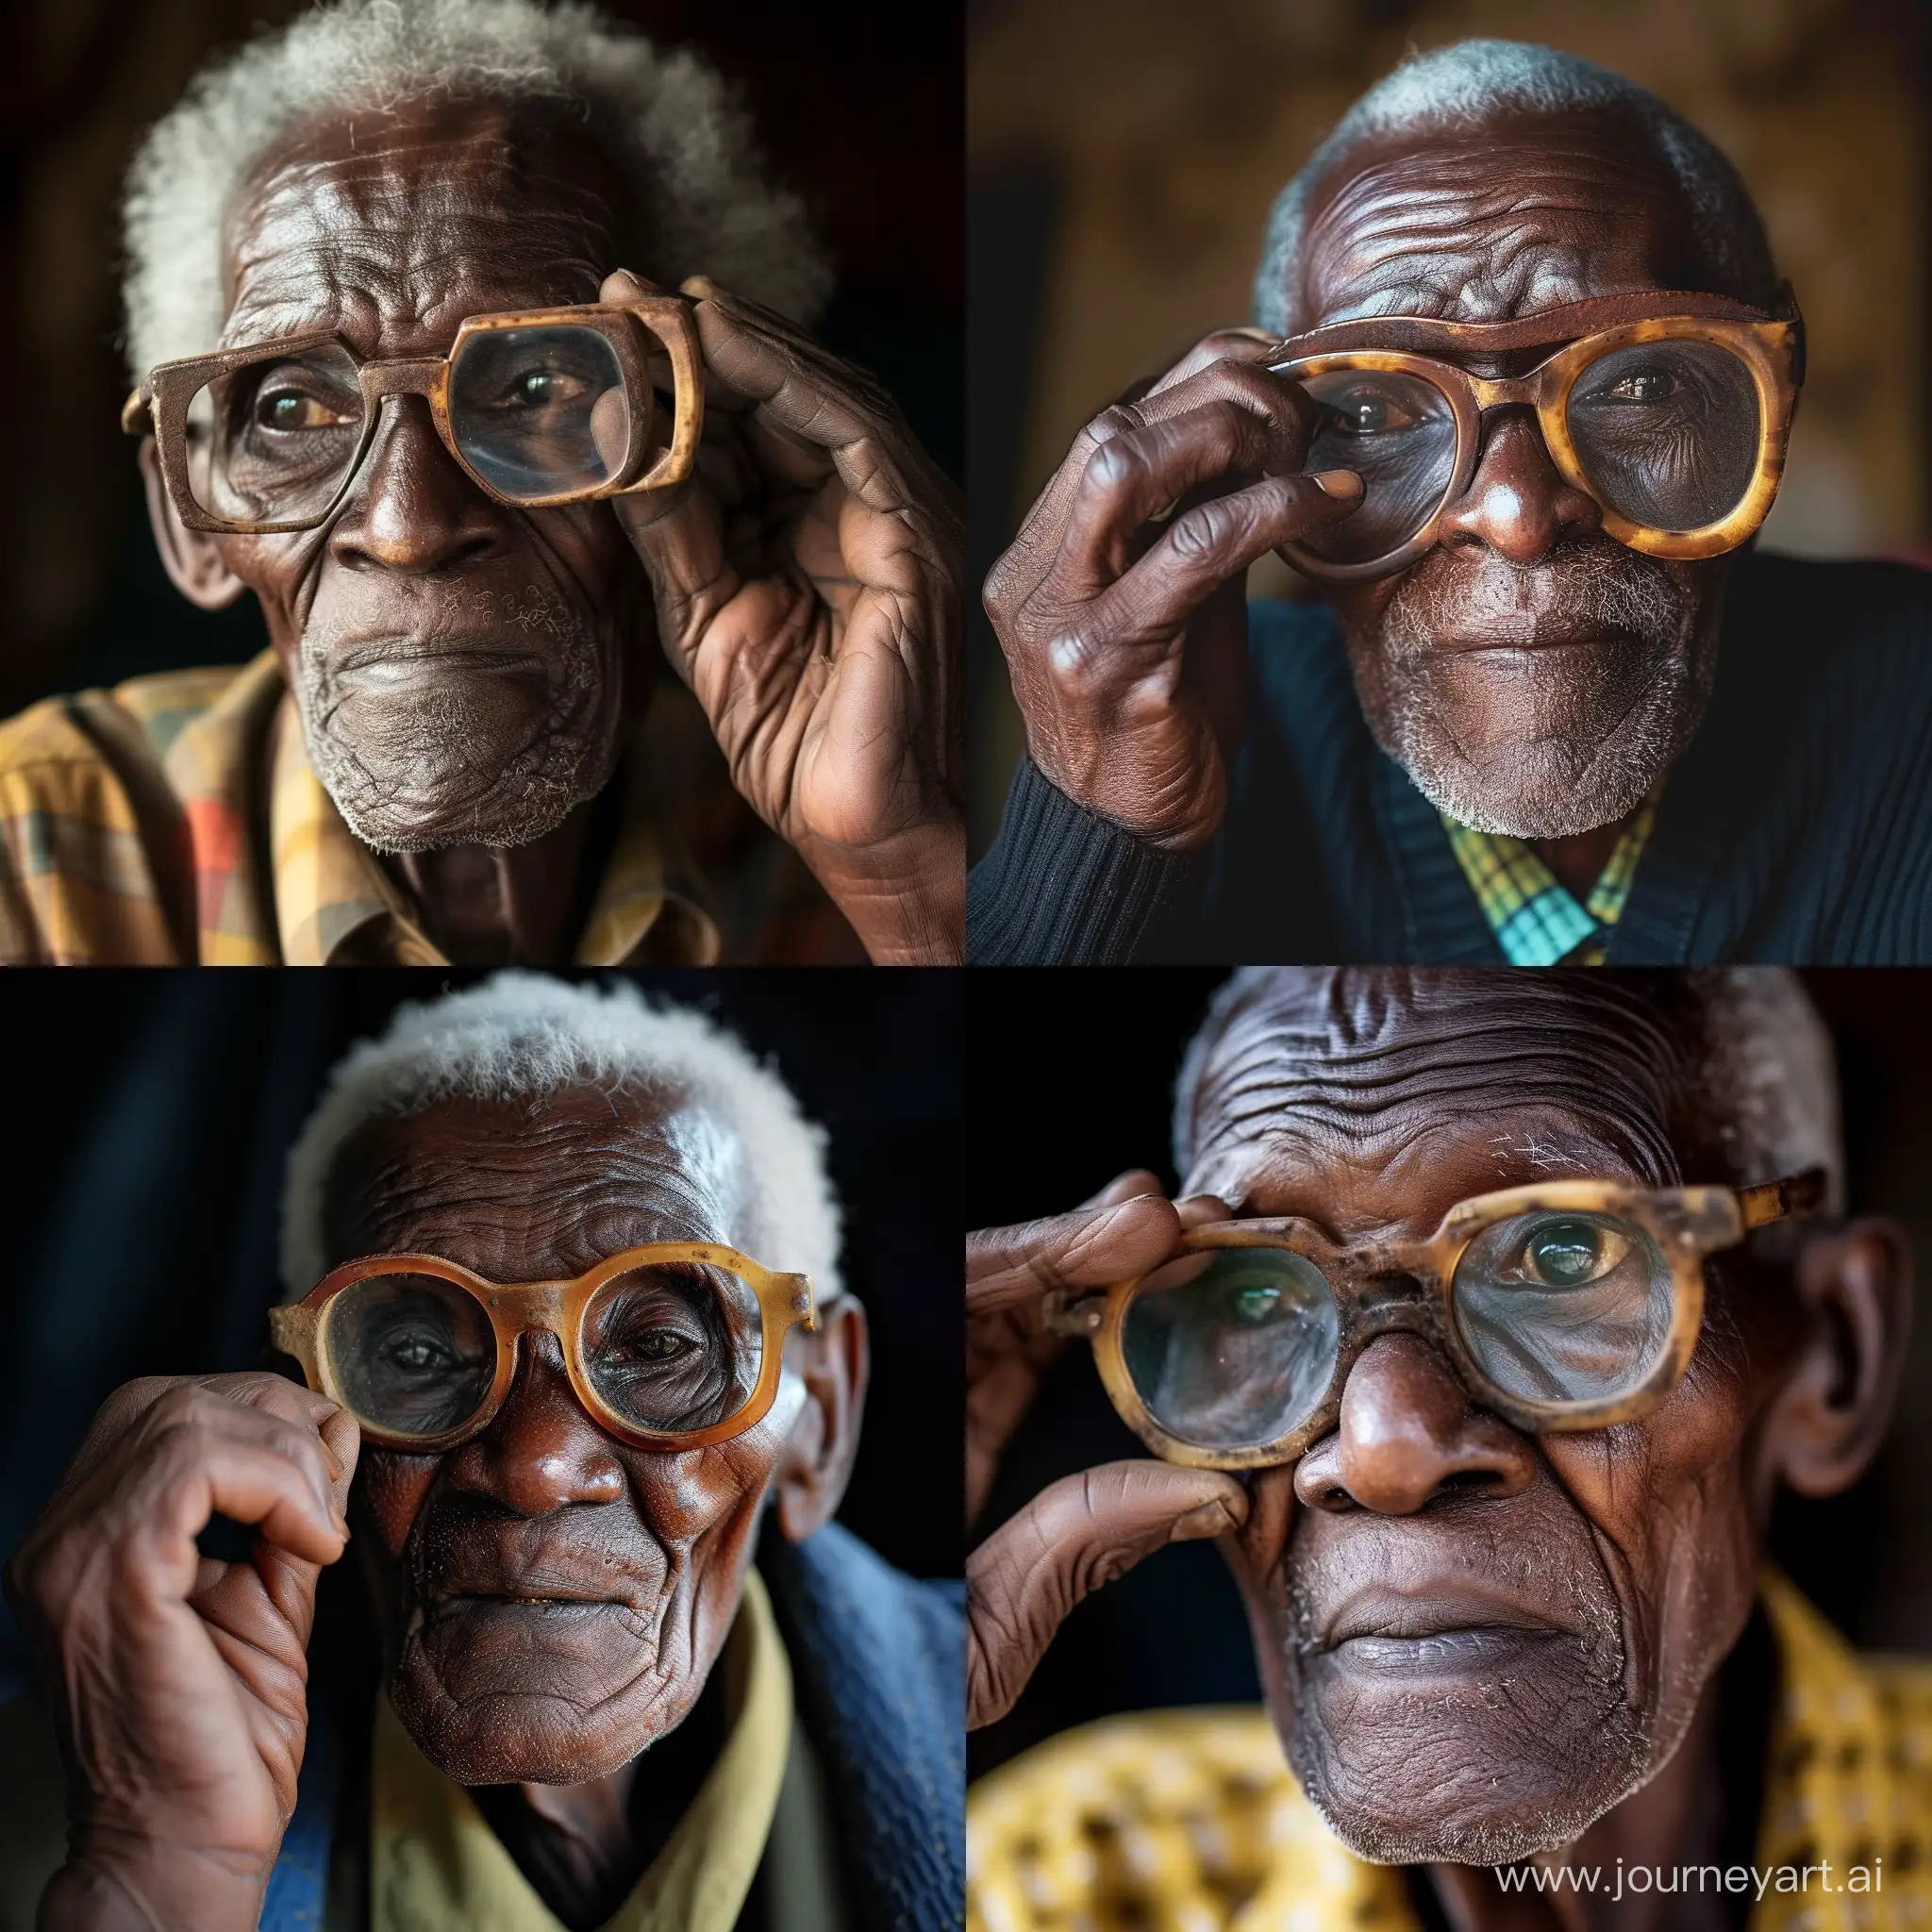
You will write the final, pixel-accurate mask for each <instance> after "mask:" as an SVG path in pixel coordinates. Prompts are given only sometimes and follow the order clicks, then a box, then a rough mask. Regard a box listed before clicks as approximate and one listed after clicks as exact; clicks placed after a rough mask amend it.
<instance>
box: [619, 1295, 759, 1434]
mask: <svg viewBox="0 0 1932 1932" xmlns="http://www.w3.org/2000/svg"><path fill="white" fill-rule="evenodd" d="M763 1363H764V1320H763V1315H762V1313H761V1311H760V1309H759V1307H758V1295H757V1293H756V1291H754V1290H753V1288H752V1286H751V1284H750V1283H749V1282H747V1281H744V1280H742V1279H741V1278H740V1277H739V1276H738V1275H736V1274H732V1273H730V1272H729V1270H727V1269H724V1268H714V1267H710V1266H708V1265H700V1264H695V1263H691V1264H679V1265H675V1266H657V1267H647V1268H633V1269H630V1270H629V1271H628V1272H626V1273H625V1274H619V1275H615V1276H613V1277H612V1278H611V1279H610V1280H608V1281H607V1282H606V1283H605V1284H604V1285H603V1287H602V1288H600V1289H599V1290H598V1291H596V1293H595V1294H593V1295H592V1296H591V1301H590V1306H589V1307H586V1308H585V1310H584V1323H583V1368H584V1373H585V1374H586V1375H587V1376H588V1377H589V1379H590V1383H591V1388H592V1389H594V1390H595V1391H597V1394H598V1396H599V1397H600V1398H601V1399H602V1400H603V1401H604V1402H606V1403H608V1405H609V1406H610V1408H611V1410H612V1412H613V1413H615V1414H616V1415H619V1416H621V1417H622V1418H623V1419H624V1420H625V1422H627V1423H629V1424H632V1426H633V1427H636V1428H640V1429H656V1430H661V1431H662V1432H664V1433H665V1434H667V1435H683V1434H688V1433H690V1432H691V1430H694V1429H708V1428H709V1427H710V1426H711V1425H712V1424H714V1423H723V1422H729V1421H730V1419H731V1418H732V1417H733V1416H735V1415H736V1414H737V1413H738V1411H739V1410H740V1409H741V1408H742V1407H744V1406H745V1404H746V1403H747V1402H749V1401H750V1400H751V1396H752V1391H753V1390H755V1389H756V1388H757V1387H758V1373H759V1370H760V1369H761V1368H762V1366H763Z"/></svg>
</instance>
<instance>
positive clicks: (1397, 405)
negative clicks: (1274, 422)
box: [1299, 369, 1456, 564]
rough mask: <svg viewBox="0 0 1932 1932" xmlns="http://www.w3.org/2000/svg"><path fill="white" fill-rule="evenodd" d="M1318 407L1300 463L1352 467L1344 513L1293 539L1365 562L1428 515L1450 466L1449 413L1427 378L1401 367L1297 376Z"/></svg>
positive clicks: (1338, 557) (1336, 557)
mask: <svg viewBox="0 0 1932 1932" xmlns="http://www.w3.org/2000/svg"><path fill="white" fill-rule="evenodd" d="M1301 381H1302V387H1303V389H1304V390H1306V391H1307V394H1308V395H1309V397H1310V398H1311V399H1312V400H1313V401H1314V402H1315V403H1316V404H1318V405H1319V406H1320V414H1319V416H1318V417H1317V419H1316V424H1315V428H1314V433H1313V435H1312V437H1311V439H1310V441H1309V443H1308V454H1307V462H1306V465H1305V467H1306V468H1307V471H1308V472H1309V474H1311V475H1313V474H1316V473H1318V472H1320V471H1323V470H1353V471H1355V473H1356V474H1357V475H1358V476H1360V478H1361V479H1362V500H1361V503H1360V505H1359V506H1358V507H1357V509H1356V510H1355V512H1354V514H1353V515H1351V516H1346V517H1344V518H1342V520H1341V522H1340V523H1337V524H1327V525H1323V526H1322V527H1321V528H1319V529H1317V530H1314V531H1311V532H1310V533H1309V534H1308V535H1307V536H1305V537H1303V538H1301V539H1300V540H1299V547H1300V548H1302V549H1304V550H1306V551H1307V552H1308V553H1309V554H1310V555H1312V556H1315V557H1318V558H1322V560H1323V561H1324V562H1326V563H1342V564H1346V563H1369V562H1373V561H1374V559H1375V558H1379V557H1387V556H1388V555H1389V554H1390V553H1391V551H1394V550H1399V549H1401V548H1402V546H1403V545H1404V544H1405V543H1407V541H1409V539H1410V538H1412V537H1414V536H1415V535H1416V534H1417V533H1418V532H1419V531H1420V530H1421V529H1422V528H1423V527H1424V525H1426V524H1427V523H1428V521H1429V519H1430V518H1431V517H1432V516H1434V515H1435V513H1436V511H1437V509H1438V508H1440V507H1441V502H1442V498H1443V496H1444V495H1445V494H1446V493H1447V491H1448V489H1449V485H1450V483H1451V481H1452V480H1453V479H1454V476H1455V471H1456V412H1455V410H1454V409H1453V408H1451V407H1450V404H1449V399H1448V397H1447V396H1445V395H1444V394H1443V393H1442V391H1441V390H1439V389H1438V388H1437V387H1436V386H1435V384H1434V383H1432V382H1426V381H1424V379H1423V378H1422V377H1421V376H1419V375H1409V374H1407V372H1404V371H1399V370H1388V369H1331V370H1327V371H1325V372H1324V373H1323V374H1321V375H1308V376H1304V377H1303V378H1302V379H1301Z"/></svg>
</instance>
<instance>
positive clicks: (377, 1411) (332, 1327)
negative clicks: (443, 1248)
mask: <svg viewBox="0 0 1932 1932" xmlns="http://www.w3.org/2000/svg"><path fill="white" fill-rule="evenodd" d="M323 1345H324V1347H325V1349H326V1350H327V1352H328V1357H329V1365H330V1367H331V1369H332V1370H333V1371H334V1375H335V1382H336V1387H337V1389H338V1390H339V1391H341V1399H342V1401H343V1403H344V1404H345V1405H346V1406H347V1407H349V1408H350V1409H351V1410H352V1411H354V1413H355V1414H356V1415H358V1417H360V1418H361V1419H362V1420H363V1421H364V1422H367V1423H373V1424H375V1426H376V1427H378V1428H383V1429H388V1430H391V1431H392V1432H393V1433H395V1434H397V1435H403V1436H436V1435H441V1433H442V1431H443V1430H445V1429H453V1428H456V1427H457V1426H458V1424H461V1423H465V1422H467V1421H468V1420H469V1419H470V1418H471V1417H472V1416H473V1415H475V1413H476V1411H477V1410H478V1409H479V1408H480V1407H482V1406H483V1403H484V1400H485V1398H486V1397H487V1396H488V1395H489V1393H490V1389H491V1383H492V1382H493V1381H494V1380H495V1377H496V1336H495V1332H494V1331H493V1330H492V1329H491V1325H490V1321H489V1317H488V1316H487V1315H485V1313H484V1312H483V1310H482V1308H481V1307H478V1306H477V1304H476V1302H475V1299H474V1298H473V1297H472V1296H470V1295H468V1294H465V1293H464V1292H463V1291H462V1290H461V1289H459V1288H458V1287H457V1286H456V1284H455V1283H454V1282H449V1281H443V1280H441V1279H439V1278H438V1277H437V1276H435V1275H432V1274H372V1275H369V1276H367V1277H365V1278H364V1279H363V1280H361V1281H358V1282H353V1283H351V1284H350V1286H349V1287H347V1288H345V1289H344V1290H343V1291H341V1294H339V1295H337V1296H336V1297H335V1299H334V1300H333V1301H331V1302H330V1303H329V1305H328V1320H327V1324H326V1326H325V1333H324V1338H323Z"/></svg>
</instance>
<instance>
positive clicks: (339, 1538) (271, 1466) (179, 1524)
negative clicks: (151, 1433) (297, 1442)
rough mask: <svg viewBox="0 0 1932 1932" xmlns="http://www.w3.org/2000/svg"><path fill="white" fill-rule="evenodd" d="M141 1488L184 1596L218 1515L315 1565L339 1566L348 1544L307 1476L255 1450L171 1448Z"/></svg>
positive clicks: (151, 1530) (239, 1446)
mask: <svg viewBox="0 0 1932 1932" xmlns="http://www.w3.org/2000/svg"><path fill="white" fill-rule="evenodd" d="M142 1487H143V1489H144V1491H145V1494H144V1496H143V1497H142V1503H143V1505H144V1506H145V1507H144V1509H143V1515H144V1519H145V1520H144V1525H143V1529H144V1533H145V1534H147V1535H149V1536H151V1537H153V1538H154V1539H156V1540H157V1541H158V1542H159V1543H161V1544H162V1545H164V1546H165V1550H164V1554H165V1556H166V1557H167V1558H168V1559H169V1560H171V1561H175V1562H179V1563H181V1564H183V1565H184V1566H185V1574H183V1575H182V1576H181V1577H180V1579H179V1583H180V1591H181V1594H182V1595H183V1596H186V1595H187V1593H188V1591H190V1590H191V1589H192V1587H193V1584H194V1579H195V1574H196V1571H197V1570H198V1567H199V1562H200V1558H199V1555H198V1553H197V1552H196V1550H195V1547H194V1539H195V1538H196V1537H198V1536H199V1535H200V1534H201V1532H202V1531H203V1530H204V1529H206V1528H207V1527H208V1523H209V1520H210V1519H211V1518H212V1517H213V1516H214V1514H215V1512H216V1511H217V1510H219V1511H220V1512H221V1514H222V1515H224V1516H227V1517H232V1518H233V1519H234V1521H235V1522H237V1523H250V1524H256V1525H257V1526H258V1528H259V1530H260V1532H261V1535H262V1536H263V1537H264V1538H266V1539H267V1541H269V1542H271V1543H273V1544H274V1545H275V1546H276V1547H277V1548H279V1549H281V1550H284V1551H286V1552H288V1554H290V1555H291V1556H294V1557H301V1558H303V1559H304V1560H305V1561H308V1562H311V1563H333V1562H334V1561H335V1559H336V1558H337V1557H340V1556H341V1553H342V1546H343V1544H344V1542H345V1541H347V1531H346V1527H345V1526H341V1525H339V1524H338V1521H337V1518H336V1516H335V1513H334V1509H333V1507H332V1506H331V1505H328V1504H325V1503H324V1502H323V1501H322V1500H321V1498H320V1497H319V1496H318V1495H317V1493H316V1490H315V1485H314V1482H313V1481H312V1480H311V1478H310V1476H309V1474H308V1471H306V1470H304V1469H302V1468H301V1467H300V1466H299V1465H298V1464H296V1463H295V1462H293V1461H291V1459H290V1458H289V1457H286V1456H281V1455H277V1454H276V1453H275V1451H274V1450H272V1449H265V1448H262V1447H259V1446H258V1445H257V1444H254V1443H250V1442H242V1441H234V1440H231V1439H221V1438H213V1439H204V1440H202V1441H198V1442H191V1441H187V1440H186V1439H183V1440H181V1441H176V1442H171V1443H169V1444H167V1445H165V1446H164V1447H163V1448H162V1450H161V1451H160V1453H159V1454H158V1455H157V1457H155V1459H154V1461H153V1462H152V1464H151V1465H150V1472H149V1475H148V1478H147V1481H146V1482H145V1483H144V1484H143V1486H142Z"/></svg>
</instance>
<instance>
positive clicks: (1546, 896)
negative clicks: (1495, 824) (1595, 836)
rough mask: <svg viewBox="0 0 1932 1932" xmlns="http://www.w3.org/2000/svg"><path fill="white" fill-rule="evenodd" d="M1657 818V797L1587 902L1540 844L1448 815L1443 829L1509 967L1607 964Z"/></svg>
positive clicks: (1630, 828)
mask: <svg viewBox="0 0 1932 1932" xmlns="http://www.w3.org/2000/svg"><path fill="white" fill-rule="evenodd" d="M1656 817H1657V794H1656V793H1655V792H1653V793H1652V795H1651V796H1650V797H1649V798H1646V799H1645V800H1644V802H1643V805H1642V807H1641V809H1640V810H1639V811H1638V814H1637V816H1636V817H1635V818H1634V819H1632V820H1631V821H1630V823H1629V824H1627V825H1626V826H1624V836H1623V837H1622V838H1621V839H1619V840H1618V841H1617V847H1616V850H1615V851H1614V852H1612V853H1611V854H1610V858H1609V862H1608V863H1607V865H1606V866H1605V867H1604V869H1603V872H1602V873H1601V874H1599V876H1598V878H1597V882H1596V884H1595V885H1594V886H1592V887H1591V890H1590V892H1589V895H1588V896H1587V897H1586V898H1585V899H1584V900H1583V902H1582V904H1580V905H1579V904H1578V903H1577V901H1576V899H1575V896H1574V894H1573V893H1572V892H1571V891H1570V890H1569V889H1568V888H1567V887H1566V886H1565V885H1564V884H1563V883H1562V882H1561V880H1559V879H1558V878H1557V875H1556V874H1555V873H1553V872H1552V871H1551V870H1550V869H1549V867H1548V866H1547V865H1545V864H1544V863H1543V861H1542V860H1541V858H1539V857H1538V856H1537V851H1536V847H1535V846H1533V845H1530V844H1527V843H1525V842H1524V841H1523V840H1521V839H1511V838H1509V837H1507V836H1506V835H1505V834H1502V833H1498V832H1474V831H1472V830H1471V829H1470V828H1469V827H1468V826H1467V825H1459V824H1457V823H1456V821H1455V820H1454V819H1452V818H1450V817H1449V816H1448V815H1447V814H1446V813H1445V814H1444V815H1443V818H1442V829H1443V830H1444V831H1445V832H1447V833H1448V834H1449V843H1450V846H1451V848H1452V849H1453V850H1454V852H1455V854H1456V860H1457V864H1458V865H1460V866H1461V868H1462V875H1463V877H1465V878H1466V879H1467V880H1468V881H1469V883H1470V889H1471V890H1472V891H1474V893H1475V896H1476V903H1477V905H1479V906H1480V907H1481V908H1483V917H1484V918H1485V919H1487V920H1488V921H1489V923H1490V930H1491V932H1493V933H1494V934H1495V935H1496V942H1497V944H1498V945H1500V946H1501V947H1502V948H1503V954H1504V957H1505V958H1507V960H1508V961H1509V963H1510V965H1512V966H1601V965H1602V964H1603V963H1604V955H1605V953H1606V952H1607V950H1608V947H1609V941H1610V928H1611V927H1612V926H1613V925H1615V924H1616V923H1617V921H1618V920H1619V918H1621V917H1622V915H1623V911H1624V902H1625V901H1626V900H1628V898H1629V897H1630V882H1631V880H1632V879H1634V878H1635V877H1636V876H1637V861H1638V860H1639V859H1640V858H1642V856H1643V847H1644V844H1645V842H1646V841H1648V840H1649V838H1650V827H1651V824H1652V821H1653V820H1654V819H1655V818H1656Z"/></svg>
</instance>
